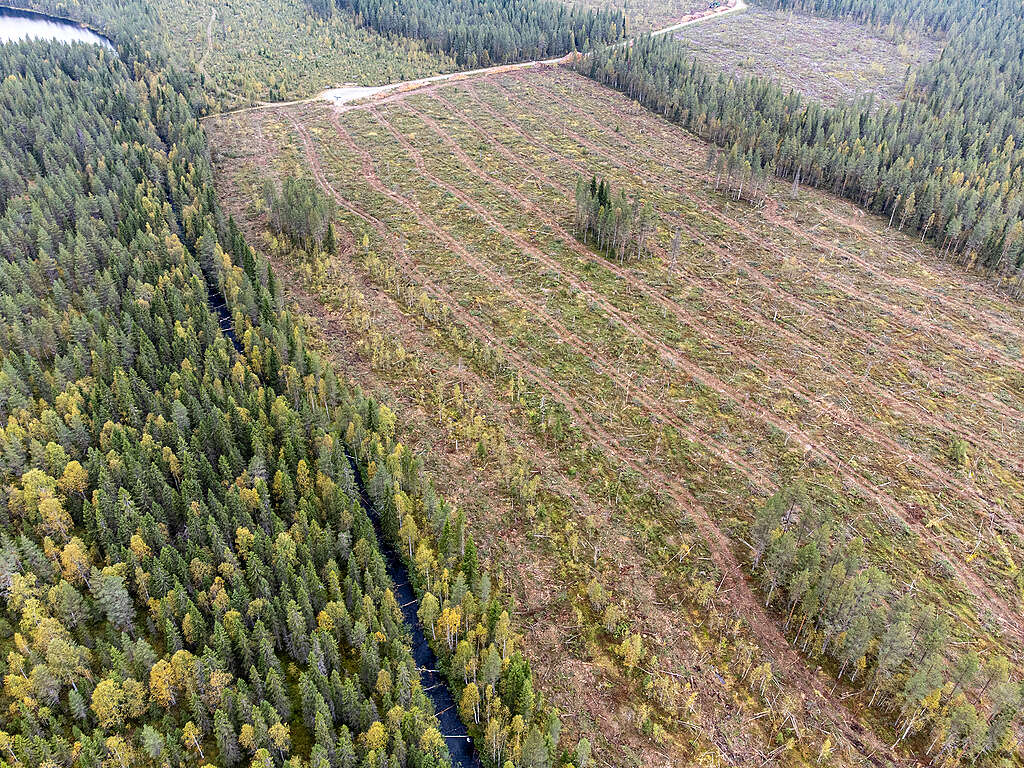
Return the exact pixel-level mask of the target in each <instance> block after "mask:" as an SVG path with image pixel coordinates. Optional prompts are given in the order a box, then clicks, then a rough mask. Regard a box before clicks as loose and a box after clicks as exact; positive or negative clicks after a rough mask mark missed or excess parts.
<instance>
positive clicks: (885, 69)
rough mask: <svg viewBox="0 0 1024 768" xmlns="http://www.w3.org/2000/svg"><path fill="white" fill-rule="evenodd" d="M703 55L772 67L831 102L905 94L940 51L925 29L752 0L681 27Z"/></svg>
mask: <svg viewBox="0 0 1024 768" xmlns="http://www.w3.org/2000/svg"><path fill="white" fill-rule="evenodd" d="M676 37H677V38H679V39H680V40H683V41H684V42H685V44H686V45H687V46H688V47H689V48H690V49H692V50H693V52H694V55H696V56H697V57H698V58H699V59H701V60H702V61H705V62H706V63H708V64H711V65H713V66H716V67H720V68H722V69H723V70H725V71H726V72H729V73H731V74H736V75H740V76H748V75H757V76H765V75H768V76H770V77H772V78H774V79H776V80H777V81H778V82H779V83H781V84H782V85H784V86H787V87H791V88H794V89H796V90H798V91H800V92H801V93H803V94H804V95H806V96H807V97H809V98H813V99H818V100H819V101H823V102H825V103H827V104H834V103H836V102H837V101H841V100H846V99H853V98H855V97H857V96H860V95H865V94H869V93H870V94H874V95H875V97H876V98H878V99H880V100H883V101H888V102H891V101H898V100H899V99H901V98H902V97H903V86H904V78H905V77H906V74H907V72H908V67H909V68H910V69H917V68H918V67H920V66H921V64H923V63H924V62H926V61H929V60H931V59H932V58H934V57H935V56H936V55H938V51H939V44H938V43H937V42H936V41H934V40H931V39H928V38H926V37H923V36H921V35H914V36H912V37H906V38H904V39H897V38H896V37H895V36H894V35H886V34H884V31H878V32H875V31H872V30H869V29H867V28H866V27H864V26H862V25H860V24H857V23H855V22H852V21H841V20H837V19H824V18H819V17H817V16H811V15H810V14H802V13H790V12H788V11H787V12H784V11H771V10H766V9H763V8H757V7H751V8H749V9H748V10H746V11H745V12H743V13H742V14H740V15H738V16H736V17H735V18H729V19H728V20H723V19H718V20H713V21H709V22H707V23H704V24H696V25H694V26H691V27H686V28H684V29H682V30H680V31H679V32H677V33H676Z"/></svg>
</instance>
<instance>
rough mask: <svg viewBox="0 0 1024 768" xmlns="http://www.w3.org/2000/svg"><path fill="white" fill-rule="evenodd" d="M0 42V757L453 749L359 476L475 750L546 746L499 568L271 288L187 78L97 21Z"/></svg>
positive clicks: (246, 761) (96, 760) (551, 727)
mask: <svg viewBox="0 0 1024 768" xmlns="http://www.w3.org/2000/svg"><path fill="white" fill-rule="evenodd" d="M0 56H2V58H0V73H2V75H3V77H2V82H0V112H2V115H3V119H2V121H0V126H2V128H0V131H2V132H3V142H2V144H0V169H2V173H0V216H2V219H0V254H2V256H3V258H2V260H0V269H2V271H3V281H2V285H3V295H2V298H0V302H2V309H0V312H2V318H3V319H2V324H0V327H2V329H3V330H2V336H0V354H2V363H0V422H2V425H3V426H2V429H0V444H2V445H3V453H2V454H0V489H2V490H0V495H2V498H0V501H2V503H0V521H2V531H3V533H2V534H0V593H2V595H3V609H2V612H0V642H2V644H3V647H4V648H5V649H6V650H7V651H8V652H7V653H6V654H5V655H6V658H5V664H4V669H3V691H2V693H0V708H2V711H3V719H2V722H3V725H2V728H0V753H2V757H0V760H3V761H4V764H5V765H69V764H72V763H74V764H75V765H80V766H101V765H118V766H129V765H131V766H135V765H152V766H166V765H182V764H188V765H193V764H194V765H201V764H205V763H211V764H218V765H224V766H235V765H250V764H251V765H258V766H272V765H282V764H287V765H289V766H306V765H310V766H316V767H317V768H327V766H332V767H333V766H355V765H363V766H382V765H402V766H423V767H424V768H426V767H428V766H440V765H446V764H448V754H447V753H448V750H447V747H446V745H445V740H444V739H443V738H442V734H441V733H440V731H439V730H438V724H437V721H436V719H435V716H434V712H433V708H432V706H431V702H430V700H429V699H428V698H427V696H426V694H425V692H424V690H423V688H422V686H421V684H420V680H419V673H418V671H417V669H416V666H415V663H414V662H413V659H412V657H411V655H410V638H409V630H408V629H407V628H406V626H405V624H403V619H402V614H401V610H400V606H399V605H398V604H397V602H396V599H395V596H394V594H393V593H392V591H391V580H390V579H389V577H388V574H387V573H386V571H385V565H384V560H383V558H382V555H381V550H380V543H379V542H378V540H377V538H376V535H375V530H374V527H373V525H372V524H371V521H370V518H369V517H368V514H367V510H366V508H364V507H363V506H362V505H361V504H360V503H359V494H358V488H359V486H360V485H361V484H362V483H364V482H365V483H366V488H367V490H368V493H369V496H370V498H371V499H372V500H373V506H372V509H373V510H374V514H376V515H378V516H379V517H380V520H381V524H382V528H381V530H383V531H385V532H386V534H385V535H387V536H389V537H393V540H394V543H395V546H396V548H397V549H398V550H399V551H403V550H406V549H407V550H408V553H409V555H410V557H408V558H407V560H408V563H409V566H410V571H411V574H412V578H413V581H414V586H415V588H416V590H417V592H418V593H419V594H420V595H421V596H422V606H421V610H420V618H421V620H422V621H423V623H424V625H425V626H427V627H429V628H430V636H431V641H432V644H433V645H434V647H435V650H436V652H437V655H438V657H439V658H440V659H441V663H442V665H443V671H444V673H445V674H446V675H448V676H450V677H451V679H452V688H453V691H454V692H455V693H457V694H458V695H459V703H460V704H461V706H462V708H463V710H464V712H463V715H464V716H466V715H467V714H468V716H469V719H468V722H469V723H471V724H472V725H471V733H472V734H473V735H478V736H479V737H480V745H481V749H480V752H481V754H482V755H483V757H484V760H485V762H486V763H487V764H488V765H491V764H501V763H503V762H504V761H505V759H514V760H516V761H517V763H518V764H522V765H531V766H542V765H548V764H550V762H551V761H552V756H553V755H554V754H555V750H556V749H557V739H558V730H559V729H558V721H557V719H556V718H554V716H553V715H551V714H550V712H549V710H548V709H547V707H546V705H545V704H544V702H543V701H542V700H541V699H540V698H539V696H537V695H536V694H535V693H534V692H533V688H532V680H531V673H530V668H529V665H528V663H527V662H526V660H525V659H524V658H523V657H522V656H521V655H520V654H519V651H518V650H517V640H516V637H515V636H514V635H513V634H512V632H511V630H510V626H509V618H508V613H507V612H506V610H505V606H504V604H503V598H502V595H501V590H500V588H499V587H500V585H499V584H498V583H496V582H495V581H493V580H492V577H491V576H490V575H489V574H488V573H487V572H485V571H483V570H482V569H481V567H480V566H479V564H478V562H477V559H476V554H475V553H476V550H475V547H474V544H473V540H472V538H471V537H470V536H469V534H468V533H467V532H466V531H465V530H464V525H465V524H464V520H463V518H462V517H461V516H457V515H455V514H454V512H453V511H452V510H451V508H450V507H449V506H448V505H447V504H446V503H445V502H444V501H443V500H441V499H439V498H438V497H437V495H436V494H435V493H434V492H433V490H432V489H431V487H430V485H429V484H428V483H427V482H426V481H425V479H424V478H423V476H422V474H421V470H420V467H419V464H418V461H417V460H416V458H415V457H414V456H413V455H412V454H411V453H410V452H409V451H408V450H407V449H405V448H403V447H402V446H401V445H399V444H397V443H395V442H394V416H393V414H391V412H390V411H389V410H388V409H387V408H386V407H384V406H382V405H378V404H377V403H375V402H373V401H371V400H368V399H365V398H364V397H362V396H361V395H360V394H359V393H358V392H356V391H353V390H351V389H349V388H347V387H346V386H345V385H343V384H342V383H340V382H339V380H338V378H337V377H336V376H335V373H334V371H333V370H332V369H331V368H330V366H329V365H326V364H324V363H323V362H322V360H321V359H320V358H319V357H318V356H317V355H315V354H314V353H312V352H310V351H309V350H308V348H307V344H306V341H305V339H304V336H303V332H302V331H301V330H299V329H298V327H297V326H296V325H295V323H294V322H293V321H292V320H291V318H290V316H289V315H288V314H287V313H283V312H281V296H280V292H279V289H278V287H277V284H276V282H275V280H274V277H273V274H272V273H271V272H270V271H269V270H268V269H267V267H266V265H265V264H264V263H263V262H262V261H261V260H258V259H257V258H256V256H255V255H254V253H253V252H252V250H251V249H249V247H248V246H247V245H246V244H245V242H244V240H243V239H242V237H241V235H240V234H239V232H238V230H237V229H236V228H235V227H234V224H233V222H231V221H230V220H225V218H224V216H223V215H222V214H221V213H220V211H219V209H218V207H217V204H216V202H215V200H214V198H213V195H212V187H211V186H210V180H211V177H210V173H211V171H210V166H209V161H208V153H207V149H206V144H205V138H204V135H203V133H202V132H201V129H200V127H199V123H198V121H197V120H196V118H195V116H194V114H193V111H192V109H191V108H190V106H189V101H188V99H187V98H186V97H185V95H184V94H183V93H182V92H181V91H180V90H178V89H177V88H176V87H175V86H174V85H173V84H172V83H171V82H169V81H168V79H167V78H166V77H165V76H163V75H162V74H159V73H157V72H154V71H152V70H151V69H149V68H148V66H147V64H146V62H145V61H144V60H139V59H136V60H134V61H133V62H132V64H131V66H128V65H124V64H122V63H121V62H120V61H119V60H118V59H117V57H116V56H114V55H113V54H112V53H111V52H110V51H108V50H106V49H102V48H100V47H99V46H82V45H76V46H67V45H64V44H59V43H58V44H47V43H22V44H17V45H6V46H2V47H0ZM130 73H135V74H136V75H137V76H136V77H133V76H132V75H131V74H130ZM289 194H292V193H289ZM292 196H294V195H292ZM216 302H226V305H227V309H226V311H225V313H226V315H229V316H228V317H225V318H224V320H223V321H222V322H221V323H220V324H219V323H218V320H217V317H216V315H215V314H214V313H213V312H212V311H211V309H210V306H209V304H213V303H216ZM357 475H358V479H357ZM485 737H486V744H487V745H488V747H487V749H486V750H485V749H483V745H484V743H485Z"/></svg>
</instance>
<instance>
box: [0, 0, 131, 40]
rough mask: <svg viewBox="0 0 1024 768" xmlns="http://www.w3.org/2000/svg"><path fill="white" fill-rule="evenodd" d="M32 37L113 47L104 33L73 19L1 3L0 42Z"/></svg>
mask: <svg viewBox="0 0 1024 768" xmlns="http://www.w3.org/2000/svg"><path fill="white" fill-rule="evenodd" d="M30 38H31V39H34V40H59V41H61V42H62V43H95V44H96V45H102V46H106V47H107V48H109V49H110V50H114V46H113V45H111V44H110V41H109V40H107V38H105V37H103V35H99V34H97V33H95V32H93V31H92V30H91V29H87V28H86V27H83V26H82V25H80V24H76V23H75V22H73V21H65V20H63V19H58V18H54V17H52V16H46V15H44V14H41V13H35V12H33V11H24V10H21V9H18V8H8V7H6V6H3V5H0V43H11V42H15V41H18V40H25V39H30Z"/></svg>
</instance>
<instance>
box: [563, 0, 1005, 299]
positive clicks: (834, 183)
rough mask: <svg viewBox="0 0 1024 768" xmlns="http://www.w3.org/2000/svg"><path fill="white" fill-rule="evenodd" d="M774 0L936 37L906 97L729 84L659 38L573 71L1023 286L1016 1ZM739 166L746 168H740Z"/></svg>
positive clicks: (733, 153)
mask: <svg viewBox="0 0 1024 768" xmlns="http://www.w3.org/2000/svg"><path fill="white" fill-rule="evenodd" d="M777 7H781V8H794V9H798V10H808V11H812V12H814V13H818V14H824V15H833V16H840V17H846V16H849V17H852V18H854V19H856V20H858V21H862V22H864V23H869V24H872V25H874V26H877V27H889V28H890V29H893V30H897V29H899V28H907V27H913V28H915V29H920V30H924V31H928V32H931V33H935V34H940V35H943V36H945V37H946V38H948V39H947V43H946V45H945V46H944V48H943V51H942V54H941V55H940V56H939V58H938V59H937V60H935V61H934V62H932V63H930V64H928V65H926V66H924V67H923V68H922V69H920V70H915V71H908V73H907V77H906V84H905V92H906V98H905V99H904V100H903V101H902V102H900V103H898V104H894V105H892V106H880V105H879V104H877V103H875V102H874V100H872V99H871V98H859V99H857V100H854V101H852V102H848V103H845V104H842V105H839V106H836V107H833V108H827V107H824V106H822V105H821V104H820V103H818V102H815V101H811V100H805V99H803V98H802V97H801V96H800V95H799V94H797V93H796V92H794V91H785V90H783V89H782V88H780V87H779V86H777V85H775V84H773V83H772V82H771V81H769V80H767V79H764V78H762V77H748V78H743V79H739V78H732V77H727V76H725V75H722V74H718V73H716V72H715V71H713V70H712V69H710V68H709V67H707V66H705V65H703V64H701V63H699V62H697V61H696V60H695V59H693V58H692V57H691V56H689V55H688V54H687V53H686V52H685V51H684V49H683V48H682V47H681V46H679V45H678V44H677V43H676V42H675V41H673V40H672V39H671V38H669V37H661V38H650V37H648V38H642V39H640V40H638V41H637V42H636V43H635V44H634V45H632V46H628V47H621V48H604V49H602V50H600V51H598V52H596V53H595V54H594V55H593V56H590V57H587V58H586V59H585V60H581V61H580V62H578V64H577V65H576V66H577V68H578V70H579V71H580V72H583V73H584V74H587V75H589V76H590V77H593V78H595V79H596V80H598V81H599V82H601V83H604V84H607V85H610V86H612V87H614V88H617V89H619V90H621V91H623V92H625V93H626V94H628V95H629V96H631V97H632V98H635V99H637V100H638V101H640V102H641V103H642V104H643V105H644V106H647V107H649V108H651V109H653V110H655V111H657V112H660V113H662V114H664V115H666V116H667V117H669V118H670V119H672V120H674V121H677V122H679V123H682V124H683V125H685V126H686V127H687V128H688V129H690V130H691V131H693V132H694V133H695V134H697V135H698V136H700V137H701V138H706V139H708V140H709V141H712V142H714V143H716V144H718V145H719V146H721V147H723V148H725V149H726V150H727V157H728V160H729V168H728V171H729V174H730V176H732V175H733V174H734V173H742V171H743V169H744V168H747V167H748V166H749V167H752V168H756V169H758V170H760V169H768V170H770V171H772V172H774V173H775V174H777V175H779V176H781V177H783V178H786V179H795V180H799V181H801V182H804V183H808V184H813V185H815V186H817V187H820V188H822V189H826V190H829V191H831V192H834V193H835V194H838V195H841V196H844V197H847V198H849V199H851V200H853V201H855V202H856V203H858V204H860V205H862V206H864V207H866V208H868V209H869V210H871V211H874V212H876V213H878V214H880V215H882V216H884V217H885V218H887V219H888V220H889V221H890V223H891V224H892V225H893V226H896V227H899V228H900V229H902V230H906V231H909V232H914V233H917V234H918V235H919V236H920V237H921V239H929V240H931V241H933V242H934V243H935V244H936V245H937V246H938V247H939V248H940V249H941V250H942V251H943V252H944V253H946V254H947V255H948V256H950V257H951V258H953V259H956V260H957V261H959V262H961V263H963V264H965V265H971V266H976V267H978V268H981V269H984V270H986V271H988V272H990V273H992V274H994V275H996V276H998V277H999V278H1000V279H1002V280H1006V281H1010V282H1011V284H1012V286H1013V291H1014V292H1015V293H1017V294H1020V293H1021V292H1022V290H1024V228H1022V219H1024V207H1022V206H1024V167H1022V166H1024V146H1022V137H1024V111H1022V110H1024V107H1022V105H1024V61H1022V59H1021V56H1020V51H1021V50H1022V48H1024V25H1021V24H1020V8H1019V5H1018V4H1016V3H1013V2H1008V1H1006V0H998V1H997V2H994V3H987V4H984V5H982V4H978V3H972V2H955V3H942V2H931V1H930V0H922V2H917V3H913V4H910V5H906V4H903V3H863V2H860V1H859V0H847V1H846V2H840V3H823V2H822V3H818V2H810V3H801V2H789V0H779V2H778V3H777ZM747 173H749V170H748V171H747Z"/></svg>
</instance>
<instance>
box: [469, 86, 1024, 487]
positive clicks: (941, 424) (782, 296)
mask: <svg viewBox="0 0 1024 768" xmlns="http://www.w3.org/2000/svg"><path fill="white" fill-rule="evenodd" d="M470 93H471V95H472V96H473V97H474V99H476V101H477V103H479V104H480V105H481V107H482V108H483V109H484V110H485V111H488V112H489V114H490V116H491V117H492V118H493V119H495V120H498V121H500V122H501V123H502V124H504V125H506V126H507V127H508V128H509V129H511V130H513V131H515V132H517V133H518V134H519V135H520V136H521V137H522V138H524V139H525V140H527V141H529V142H530V143H531V144H534V145H535V146H543V147H545V148H546V149H548V150H549V151H550V152H552V153H555V154H557V150H556V149H555V148H553V147H551V146H550V145H549V144H547V143H546V142H544V141H543V140H541V139H539V138H537V137H536V136H531V135H529V134H527V133H526V132H525V131H524V130H523V129H522V128H521V127H520V126H519V125H518V124H516V123H514V122H511V121H510V120H509V119H508V118H504V117H501V116H500V115H498V114H497V113H496V112H495V111H494V110H493V108H491V107H490V105H488V104H486V103H485V102H483V100H482V99H480V98H479V94H477V93H476V92H475V90H471V91H470ZM534 117H535V118H537V119H542V118H540V116H538V115H536V113H534ZM563 129H564V132H565V134H566V135H568V136H570V137H572V138H573V140H576V141H578V142H579V143H580V144H583V145H584V146H587V147H588V148H590V149H591V151H593V152H595V153H598V154H600V155H602V156H603V157H604V158H605V159H606V160H607V161H608V162H610V163H612V164H613V165H615V166H616V167H619V166H618V163H617V161H616V157H615V155H613V154H612V153H611V152H609V151H608V150H605V149H603V148H602V147H600V146H598V145H596V144H594V143H593V142H591V141H589V140H588V139H586V138H584V137H582V136H580V135H579V134H578V133H577V132H575V131H573V130H572V129H571V128H569V127H568V126H564V125H563ZM561 162H563V163H566V164H568V165H570V166H572V167H574V168H576V169H577V171H578V172H583V170H585V169H582V167H581V166H579V165H578V164H576V163H573V162H572V161H569V160H561ZM630 170H631V172H635V173H637V175H640V172H639V171H636V170H635V169H630ZM646 180H647V181H649V182H650V183H659V180H657V179H655V178H654V177H651V176H649V175H648V176H646ZM673 191H676V192H677V193H679V194H681V195H683V196H684V197H685V198H686V199H687V200H689V201H690V202H692V203H693V204H694V205H696V206H697V207H698V208H700V209H701V210H702V212H704V213H705V214H707V215H709V216H711V217H712V218H716V219H718V220H720V221H721V217H720V212H718V211H717V210H716V209H714V208H712V207H710V206H708V205H707V204H706V203H704V202H703V201H701V200H699V199H698V198H694V197H693V196H692V195H690V194H689V193H688V192H687V191H686V190H685V189H684V188H676V187H673ZM662 215H663V218H665V219H666V220H667V221H670V222H672V223H673V224H674V225H675V226H676V227H677V228H679V229H681V230H682V231H684V232H686V233H687V234H688V235H689V236H690V237H691V238H692V239H694V241H695V242H698V243H700V244H701V245H704V246H706V247H707V248H708V249H709V250H711V251H712V252H714V253H715V255H716V256H718V257H719V258H720V259H722V260H723V261H725V262H726V263H728V264H730V265H731V266H733V267H735V268H736V269H741V270H744V271H745V272H746V273H748V274H749V275H750V276H751V277H752V278H753V279H754V280H755V281H756V282H758V284H759V285H761V286H762V287H764V288H765V289H766V290H767V291H768V292H770V293H771V294H772V296H773V297H774V298H776V299H777V300H778V301H782V302H785V303H788V304H790V305H791V306H793V307H794V308H796V309H799V310H800V312H801V313H802V314H803V315H805V316H808V317H821V316H824V318H826V319H825V322H827V323H829V324H831V325H833V326H836V327H837V328H838V329H839V330H841V331H842V332H843V333H846V334H848V335H850V336H852V337H854V338H856V339H857V340H858V341H860V342H862V343H863V344H864V345H865V347H867V348H871V347H873V346H876V345H877V343H878V339H875V338H870V337H868V336H867V334H865V333H864V332H863V331H861V330H859V329H857V328H855V327H853V326H850V325H849V324H847V323H845V322H844V321H843V320H842V319H840V318H836V317H834V316H832V315H830V314H828V312H827V310H826V309H824V308H820V307H814V306H812V305H809V304H807V303H806V302H804V301H802V300H801V299H799V298H797V297H796V296H795V295H793V294H791V293H789V292H785V291H783V290H782V289H780V288H779V287H778V286H777V285H776V284H775V281H773V280H772V279H771V278H770V277H768V276H767V275H765V274H763V273H762V272H760V271H759V270H758V269H757V268H756V267H754V266H753V265H752V264H750V263H748V262H741V261H739V260H738V259H736V257H734V256H732V255H731V254H730V253H729V252H728V251H726V250H725V249H724V248H722V247H721V246H720V245H719V244H718V243H716V242H715V241H714V240H712V239H711V238H710V237H708V236H707V235H705V234H703V233H701V232H699V231H698V230H696V229H695V228H694V227H693V226H692V225H691V224H689V223H688V222H687V221H686V220H685V219H684V218H682V217H679V216H673V215H665V214H662ZM726 222H727V223H728V224H729V226H730V227H731V228H733V229H735V230H736V231H737V232H739V233H740V234H741V235H743V236H744V237H746V238H747V239H748V241H750V242H759V241H760V239H759V238H758V236H757V235H756V234H753V233H751V232H750V231H749V230H748V229H746V228H745V227H743V226H742V225H741V224H739V223H738V222H735V221H733V220H732V219H726ZM765 249H766V250H769V249H768V248H767V247H766V248H765ZM774 252H775V254H776V255H777V256H779V257H780V258H783V257H784V256H785V255H784V254H782V253H781V251H779V250H778V249H776V250H775V251H774ZM818 277H819V278H821V279H824V280H827V279H828V277H827V276H822V275H818ZM713 290H714V289H713ZM778 327H779V328H780V329H782V328H784V326H781V325H780V326H778ZM785 332H787V333H791V332H788V331H785ZM804 332H805V333H806V331H804ZM811 343H812V344H813V342H811ZM890 354H892V356H893V357H895V358H897V359H900V360H902V361H904V362H905V363H906V364H907V365H908V367H909V368H915V369H917V370H920V364H919V363H917V362H916V361H913V360H912V359H911V358H910V356H909V355H908V354H907V353H905V352H902V351H900V352H897V351H890ZM835 362H836V364H837V367H839V366H838V363H839V362H840V361H835ZM922 372H925V371H922ZM926 373H927V374H929V376H930V377H931V381H930V384H932V385H935V384H937V385H938V386H944V387H948V388H957V389H958V387H957V386H956V385H955V383H954V382H952V381H950V380H948V379H947V378H944V377H942V376H939V375H938V374H936V373H935V372H934V371H931V370H930V369H929V370H928V371H926ZM855 377H856V374H854V373H853V372H852V371H849V370H848V371H847V381H850V380H854V379H855ZM865 385H866V386H871V387H872V388H873V390H872V394H873V395H874V396H876V397H877V398H879V399H880V400H881V401H883V402H886V403H887V404H889V405H890V407H893V408H894V410H897V409H899V411H898V412H901V413H904V414H906V413H907V411H906V409H905V408H904V407H903V406H901V405H899V402H900V401H897V400H896V399H895V398H893V397H892V395H889V394H888V393H885V392H884V391H882V390H881V389H880V388H878V387H877V386H875V385H873V384H871V383H870V382H868V381H865ZM993 405H994V407H995V408H996V409H1003V410H1005V406H1004V404H1003V403H1001V402H1000V401H998V400H993ZM910 407H912V408H914V410H915V412H916V415H917V418H918V419H920V420H921V423H923V424H927V425H928V426H930V427H932V428H933V429H936V430H945V431H946V432H947V433H950V434H963V433H964V432H963V428H962V427H961V428H958V427H956V426H954V425H952V424H951V423H950V422H948V421H946V420H945V419H942V418H941V417H939V416H937V415H935V414H931V413H929V412H928V411H926V410H925V409H923V408H922V407H921V406H919V405H917V404H916V403H915V404H913V405H911V406H910ZM908 415H909V414H908ZM1007 415H1014V414H1013V413H1012V412H1011V413H1008V414H1007ZM968 440H969V441H970V442H972V443H973V444H975V445H976V446H977V447H980V448H983V449H984V450H985V451H986V452H987V453H989V454H990V455H992V456H993V457H995V458H997V459H998V460H999V461H1000V462H1001V463H1003V464H1004V466H1006V467H1009V468H1012V469H1016V470H1018V471H1019V470H1021V469H1024V463H1022V460H1021V459H1020V458H1018V457H1013V456H1011V455H1010V454H1009V453H1007V452H1006V451H1005V450H1004V449H1003V448H1002V447H1001V446H1000V445H999V444H996V443H991V442H989V441H985V442H982V441H981V440H979V439H978V438H977V436H976V435H970V436H969V437H968ZM986 503H987V502H986Z"/></svg>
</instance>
